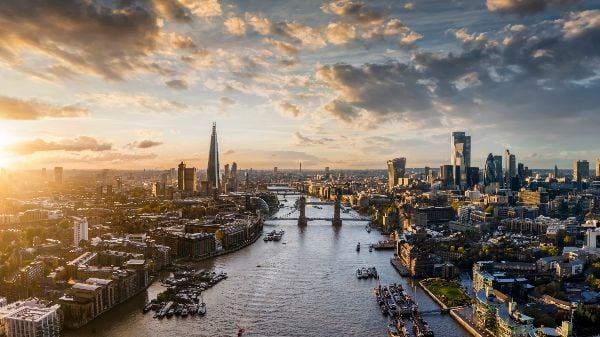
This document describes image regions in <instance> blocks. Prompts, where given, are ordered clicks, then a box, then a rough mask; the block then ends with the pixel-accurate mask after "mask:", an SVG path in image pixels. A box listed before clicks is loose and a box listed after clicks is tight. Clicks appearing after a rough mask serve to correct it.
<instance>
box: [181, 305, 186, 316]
mask: <svg viewBox="0 0 600 337" xmlns="http://www.w3.org/2000/svg"><path fill="white" fill-rule="evenodd" d="M187 315H188V309H187V308H186V307H184V308H183V309H182V310H181V317H187Z"/></svg>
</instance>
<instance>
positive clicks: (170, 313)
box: [167, 308, 175, 318]
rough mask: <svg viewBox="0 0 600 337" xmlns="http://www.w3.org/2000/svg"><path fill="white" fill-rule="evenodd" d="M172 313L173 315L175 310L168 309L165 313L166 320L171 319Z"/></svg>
mask: <svg viewBox="0 0 600 337" xmlns="http://www.w3.org/2000/svg"><path fill="white" fill-rule="evenodd" d="M174 313H175V309H173V308H171V309H169V311H167V318H171V317H173V314H174Z"/></svg>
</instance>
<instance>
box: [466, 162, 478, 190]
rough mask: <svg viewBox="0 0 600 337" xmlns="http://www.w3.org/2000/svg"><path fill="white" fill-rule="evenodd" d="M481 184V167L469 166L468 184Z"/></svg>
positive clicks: (471, 185) (472, 185) (470, 185)
mask: <svg viewBox="0 0 600 337" xmlns="http://www.w3.org/2000/svg"><path fill="white" fill-rule="evenodd" d="M478 184H479V167H467V186H468V187H469V188H473V187H475V186H477V185H478Z"/></svg>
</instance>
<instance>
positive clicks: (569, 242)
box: [563, 235, 574, 245]
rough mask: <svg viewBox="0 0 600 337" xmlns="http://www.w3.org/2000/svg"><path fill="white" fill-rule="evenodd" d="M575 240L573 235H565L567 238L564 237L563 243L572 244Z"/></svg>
mask: <svg viewBox="0 0 600 337" xmlns="http://www.w3.org/2000/svg"><path fill="white" fill-rule="evenodd" d="M573 241H574V240H573V237H572V236H569V235H567V236H565V238H564V239H563V243H564V244H565V245H570V244H572V243H573Z"/></svg>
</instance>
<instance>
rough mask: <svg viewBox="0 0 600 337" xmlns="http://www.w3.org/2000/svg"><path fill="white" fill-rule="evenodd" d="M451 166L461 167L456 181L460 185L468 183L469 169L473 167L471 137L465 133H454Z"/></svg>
mask: <svg viewBox="0 0 600 337" xmlns="http://www.w3.org/2000/svg"><path fill="white" fill-rule="evenodd" d="M450 164H451V165H453V166H458V167H459V170H457V171H456V172H457V173H458V176H456V175H455V176H454V181H455V182H457V183H458V184H460V183H466V181H467V167H470V166H471V136H467V135H466V133H465V132H453V133H452V142H451V153H450ZM458 184H457V185H458Z"/></svg>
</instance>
